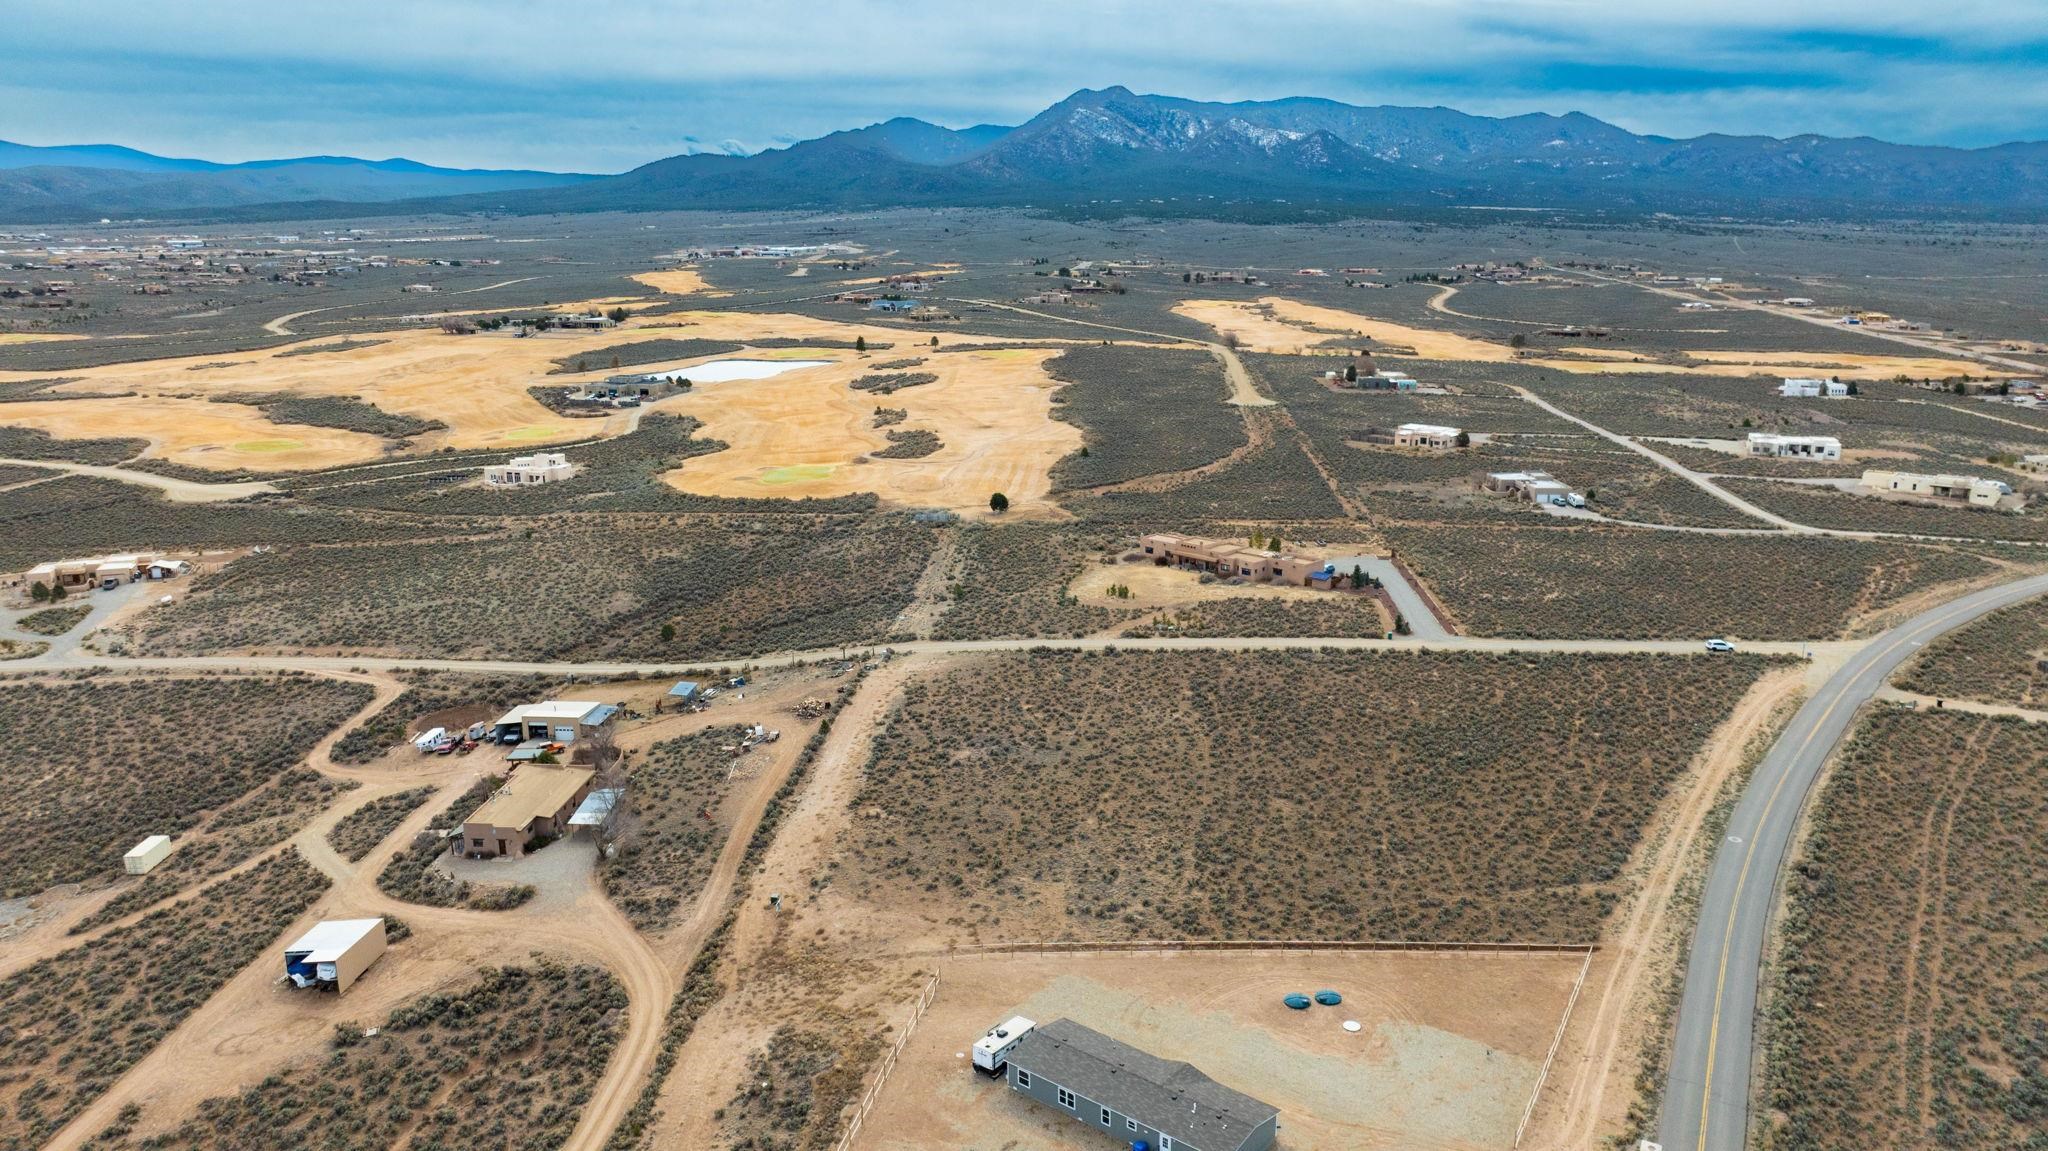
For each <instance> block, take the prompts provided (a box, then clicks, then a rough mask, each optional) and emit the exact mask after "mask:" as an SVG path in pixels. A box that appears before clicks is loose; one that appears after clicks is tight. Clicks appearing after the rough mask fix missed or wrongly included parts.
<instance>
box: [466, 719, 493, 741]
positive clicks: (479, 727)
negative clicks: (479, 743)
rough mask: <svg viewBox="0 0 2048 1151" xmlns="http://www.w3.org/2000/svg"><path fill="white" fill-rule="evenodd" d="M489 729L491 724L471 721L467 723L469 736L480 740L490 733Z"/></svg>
mask: <svg viewBox="0 0 2048 1151" xmlns="http://www.w3.org/2000/svg"><path fill="white" fill-rule="evenodd" d="M490 731H491V725H490V724H488V723H472V724H470V725H469V738H471V739H477V740H480V739H482V738H483V737H484V736H486V735H488V734H490Z"/></svg>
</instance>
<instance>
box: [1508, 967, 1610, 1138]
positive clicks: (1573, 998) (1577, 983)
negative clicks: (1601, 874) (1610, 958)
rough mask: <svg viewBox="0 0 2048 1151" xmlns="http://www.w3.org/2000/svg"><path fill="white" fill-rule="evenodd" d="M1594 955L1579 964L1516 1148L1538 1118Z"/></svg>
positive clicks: (1526, 1108) (1517, 1133)
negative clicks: (1546, 1084)
mask: <svg viewBox="0 0 2048 1151" xmlns="http://www.w3.org/2000/svg"><path fill="white" fill-rule="evenodd" d="M1592 967H1593V953H1592V951H1590V950H1588V951H1587V952H1586V961H1585V962H1584V963H1581V964H1579V977H1578V978H1577V979H1574V980H1572V993H1571V995H1570V996H1569V997H1568V998H1566V999H1565V1001H1564V1017H1563V1018H1561V1019H1559V1020H1558V1021H1557V1032H1556V1033H1555V1034H1553V1035H1552V1036H1551V1037H1550V1050H1549V1051H1547V1052H1545V1053H1544V1055H1543V1068H1542V1069H1541V1070H1539V1071H1538V1072H1536V1086H1535V1087H1534V1088H1532V1089H1531V1090H1530V1092H1529V1102H1528V1104H1527V1105H1526V1106H1524V1107H1523V1108H1522V1121H1521V1122H1520V1123H1517V1124H1516V1125H1515V1146H1517V1147H1520V1146H1521V1145H1522V1136H1523V1135H1525V1134H1527V1133H1528V1130H1529V1120H1531V1119H1534V1118H1535V1117H1536V1101H1537V1100H1538V1099H1539V1098H1541V1097H1542V1095H1543V1081H1544V1080H1546V1079H1548V1078H1550V1065H1551V1063H1553V1062H1555V1061H1556V1059H1557V1049H1558V1047H1560V1046H1561V1045H1563V1043H1564V1029H1565V1028H1566V1027H1567V1026H1569V1025H1570V1023H1571V1021H1572V1009H1573V1008H1575V1007H1577V1006H1578V1005H1579V992H1580V991H1582V990H1584V989H1585V986H1586V972H1588V971H1590V970H1592Z"/></svg>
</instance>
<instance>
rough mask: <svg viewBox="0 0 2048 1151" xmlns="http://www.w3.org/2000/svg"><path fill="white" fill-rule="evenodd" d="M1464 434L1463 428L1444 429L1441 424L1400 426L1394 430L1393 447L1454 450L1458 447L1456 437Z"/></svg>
mask: <svg viewBox="0 0 2048 1151" xmlns="http://www.w3.org/2000/svg"><path fill="white" fill-rule="evenodd" d="M1464 434H1465V431H1464V429H1463V428H1453V427H1446V426H1445V425H1443V424H1402V425H1401V426H1400V427H1397V428H1395V429H1394V446H1395V447H1397V448H1455V447H1457V446H1458V437H1459V436H1462V435H1464Z"/></svg>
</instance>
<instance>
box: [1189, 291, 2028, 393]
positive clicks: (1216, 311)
mask: <svg viewBox="0 0 2048 1151" xmlns="http://www.w3.org/2000/svg"><path fill="white" fill-rule="evenodd" d="M1173 310H1174V311H1175V312H1177V313H1179V314H1180V315H1183V316H1186V317H1187V318H1189V319H1191V320H1194V321H1196V322H1198V323H1203V324H1207V325H1209V326H1210V327H1212V328H1215V329H1216V330H1217V331H1218V332H1221V333H1224V334H1226V335H1234V336H1236V337H1237V339H1238V342H1239V346H1241V347H1243V348H1245V349H1246V350H1248V351H1254V352H1281V353H1299V352H1305V351H1309V350H1311V349H1317V348H1320V347H1324V346H1330V347H1339V346H1343V345H1344V341H1345V340H1346V339H1347V338H1349V339H1353V340H1356V338H1357V337H1360V336H1363V337H1366V342H1361V343H1359V344H1358V345H1357V346H1360V347H1365V348H1368V349H1375V348H1377V347H1379V346H1382V345H1384V346H1386V348H1387V349H1388V350H1390V351H1391V350H1396V349H1399V350H1402V351H1405V352H1406V353H1407V354H1409V355H1415V356H1419V357H1420V358H1422V359H1425V360H1458V361H1466V362H1474V363H1488V364H1508V363H1526V364H1530V365H1533V366H1536V367H1541V368H1548V369H1551V370H1553V371H1559V372H1572V373H1594V374H1598V373H1606V372H1660V373H1663V372H1675V373H1684V374H1698V375H1722V376H1750V375H1773V374H1776V375H1783V374H1785V373H1788V372H1812V371H1823V370H1824V371H1826V373H1827V374H1828V375H1831V376H1840V377H1842V378H1845V379H1858V380H1889V379H1891V378H1893V377H1895V376H1899V375H1906V376H1912V377H1914V378H1933V379H1942V378H1946V377H1949V376H1958V375H1975V376H1982V375H1985V374H1987V372H1986V369H1985V368H1984V366H1983V365H1982V364H1978V363H1974V362H1971V361H1968V360H1954V359H1946V358H1942V357H1934V356H1872V355H1863V354H1858V353H1848V352H1762V351H1735V350H1728V351H1694V352H1689V353H1687V355H1688V356H1689V358H1690V360H1691V361H1692V362H1691V363H1689V364H1677V363H1655V362H1647V361H1638V360H1637V359H1636V358H1635V354H1634V353H1630V352H1624V351H1615V350H1612V349H1606V348H1575V349H1567V350H1569V351H1574V352H1578V353H1581V354H1587V353H1590V354H1589V355H1587V358H1585V359H1555V358H1544V357H1540V356H1536V357H1525V356H1522V355H1520V354H1518V353H1517V351H1516V349H1514V348H1511V347H1509V346H1508V345H1507V344H1505V343H1502V342H1497V341H1493V340H1480V339H1474V338H1472V337H1470V336H1461V335H1458V334H1457V333H1455V332H1447V331H1443V330H1440V329H1435V328H1417V327H1411V326H1409V325H1406V324H1396V323H1390V322H1388V321H1385V320H1376V319H1373V318H1371V317H1370V316H1364V315H1360V314H1358V313H1356V312H1347V311H1342V310H1340V309H1337V308H1325V307H1319V306H1317V305H1314V304H1304V303H1302V302H1300V301H1298V300H1289V299H1286V298H1285V297H1281V296H1264V297H1261V298H1260V299H1258V300H1257V301H1246V300H1184V301H1182V302H1181V303H1179V304H1176V305H1174V309H1173ZM1994 374H1995V373H1994Z"/></svg>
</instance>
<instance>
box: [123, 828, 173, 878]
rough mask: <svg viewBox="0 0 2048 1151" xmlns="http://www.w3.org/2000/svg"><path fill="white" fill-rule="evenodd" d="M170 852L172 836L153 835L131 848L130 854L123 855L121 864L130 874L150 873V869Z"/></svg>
mask: <svg viewBox="0 0 2048 1151" xmlns="http://www.w3.org/2000/svg"><path fill="white" fill-rule="evenodd" d="M170 853H171V837H170V836H168V835H152V836H150V837H149V838H148V839H145V840H143V841H142V842H141V843H138V844H136V845H135V846H134V847H131V848H129V849H128V854H126V855H124V856H122V857H121V866H122V867H124V868H126V869H127V871H128V874H130V875H148V874H149V873H150V870H151V869H152V868H154V867H155V866H156V865H157V864H159V863H162V862H163V861H164V857H165V856H167V855H169V854H170Z"/></svg>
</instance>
